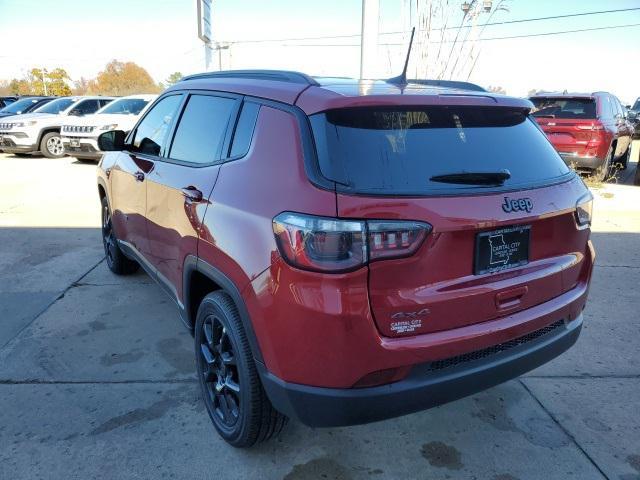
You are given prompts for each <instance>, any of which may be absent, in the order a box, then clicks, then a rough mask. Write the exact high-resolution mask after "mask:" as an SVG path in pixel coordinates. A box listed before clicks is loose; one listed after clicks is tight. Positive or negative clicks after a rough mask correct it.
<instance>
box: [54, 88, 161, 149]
mask: <svg viewBox="0 0 640 480" xmlns="http://www.w3.org/2000/svg"><path fill="white" fill-rule="evenodd" d="M156 97H157V95H130V96H128V97H122V98H119V99H117V100H115V101H113V102H112V103H110V104H109V105H107V106H106V107H104V108H102V109H101V110H98V111H97V112H96V113H95V114H93V115H87V116H85V117H82V118H70V119H69V123H67V124H65V125H63V126H62V145H63V146H64V153H66V154H67V155H71V156H72V157H76V158H78V159H80V160H99V159H100V157H102V152H101V151H100V149H99V148H98V137H99V136H100V135H101V134H103V133H104V132H108V131H110V130H122V131H124V132H128V131H129V130H131V129H132V128H133V127H134V126H135V124H136V122H137V121H138V118H140V115H142V114H143V113H144V112H145V110H146V109H147V107H148V106H149V105H151V103H153V101H154V100H155V99H156Z"/></svg>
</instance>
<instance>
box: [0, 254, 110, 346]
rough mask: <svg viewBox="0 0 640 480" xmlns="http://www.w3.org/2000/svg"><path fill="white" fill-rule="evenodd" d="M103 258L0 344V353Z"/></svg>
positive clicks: (101, 258) (101, 260)
mask: <svg viewBox="0 0 640 480" xmlns="http://www.w3.org/2000/svg"><path fill="white" fill-rule="evenodd" d="M104 259H105V257H100V260H99V261H98V263H96V264H95V265H93V266H92V267H91V268H90V269H89V270H87V271H86V272H84V273H83V274H82V275H80V277H78V279H77V280H75V281H73V282H71V283H70V284H69V285H68V286H67V287H66V288H65V289H64V290H63V291H62V292H60V294H58V295H57V296H56V298H54V299H53V300H52V301H51V302H49V303H48V304H47V305H45V306H44V308H43V309H42V310H40V311H39V312H38V313H37V314H35V315H34V316H33V318H32V319H31V320H29V321H28V322H27V323H25V324H24V325H23V326H22V328H20V330H18V331H17V332H16V334H15V335H14V336H13V337H11V338H10V339H8V340H7V341H6V342H5V343H4V344H2V345H1V346H0V351H2V350H4V348H5V347H6V346H7V345H9V344H10V343H11V342H13V341H14V340H15V339H16V338H17V337H18V336H20V334H21V333H22V332H24V331H25V330H26V329H27V328H28V327H29V326H30V325H31V324H32V323H33V322H35V321H36V320H37V319H38V318H40V316H41V315H42V314H43V313H45V312H46V311H47V310H49V309H50V308H51V307H52V306H53V305H54V304H55V303H57V302H58V300H60V299H62V298H64V296H65V294H66V293H67V292H68V291H69V290H71V289H72V288H73V287H74V286H75V284H76V283H78V282H79V281H80V280H82V279H83V278H84V277H86V276H87V275H89V273H91V272H92V271H93V270H94V269H95V268H96V267H97V266H98V265H100V264H101V263H102V262H104Z"/></svg>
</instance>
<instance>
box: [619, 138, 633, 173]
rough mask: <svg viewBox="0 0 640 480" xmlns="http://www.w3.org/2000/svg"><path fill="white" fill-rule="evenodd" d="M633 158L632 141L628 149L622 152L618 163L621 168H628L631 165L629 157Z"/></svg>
mask: <svg viewBox="0 0 640 480" xmlns="http://www.w3.org/2000/svg"><path fill="white" fill-rule="evenodd" d="M630 158H631V143H629V146H628V147H627V150H626V151H625V152H624V153H623V154H622V156H621V157H620V159H619V160H618V161H617V162H616V165H617V166H618V168H619V169H620V170H626V169H627V165H629V159H630Z"/></svg>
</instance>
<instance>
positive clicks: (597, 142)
mask: <svg viewBox="0 0 640 480" xmlns="http://www.w3.org/2000/svg"><path fill="white" fill-rule="evenodd" d="M530 100H531V101H532V102H533V105H534V107H535V109H534V110H533V117H534V118H535V119H536V121H537V122H538V124H539V125H540V127H541V128H542V130H543V131H544V133H546V135H547V137H549V140H550V141H551V143H553V145H554V147H555V148H556V150H558V152H559V153H560V156H561V157H562V158H563V159H564V161H565V162H566V163H567V164H568V165H571V166H572V167H574V168H576V169H578V170H583V171H587V172H589V173H591V174H593V176H594V177H595V178H596V179H597V180H599V181H603V180H605V179H606V178H607V177H608V176H609V174H610V172H611V168H612V167H613V166H614V165H616V164H617V165H618V167H619V168H621V169H622V170H624V169H626V168H627V164H628V163H629V157H630V155H631V138H632V135H633V126H632V125H631V124H630V123H629V122H628V121H627V118H626V115H625V111H624V107H623V106H622V105H621V103H620V101H619V100H618V99H617V98H616V97H615V96H614V95H611V94H610V93H607V92H595V93H540V94H537V95H535V96H533V97H531V98H530Z"/></svg>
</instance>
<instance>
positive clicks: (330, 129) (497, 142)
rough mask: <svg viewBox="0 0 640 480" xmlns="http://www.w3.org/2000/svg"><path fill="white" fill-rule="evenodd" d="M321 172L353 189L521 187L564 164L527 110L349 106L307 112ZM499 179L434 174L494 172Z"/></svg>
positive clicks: (564, 170)
mask: <svg viewBox="0 0 640 480" xmlns="http://www.w3.org/2000/svg"><path fill="white" fill-rule="evenodd" d="M310 118H311V125H312V129H313V134H314V138H315V142H316V149H317V152H318V160H319V166H320V171H321V172H322V174H323V175H324V176H325V177H326V178H328V179H330V180H333V181H335V182H338V183H339V184H340V185H342V186H343V188H345V189H347V190H351V191H354V192H358V193H372V194H376V193H377V194H395V195H429V194H446V193H447V192H451V193H454V194H455V193H460V192H461V191H462V190H470V191H477V190H481V191H486V190H506V189H510V188H521V187H523V186H531V187H533V186H536V185H538V184H544V183H548V182H549V180H552V179H559V178H560V177H562V176H565V175H569V174H570V170H569V169H568V167H567V166H566V165H565V164H564V162H563V161H562V159H561V158H560V157H559V156H558V154H557V153H556V151H555V150H554V148H553V146H552V145H551V144H550V143H549V141H548V140H547V139H546V137H545V136H544V134H543V133H542V132H541V131H540V129H539V128H538V127H537V125H536V124H535V122H534V121H533V120H532V119H530V118H529V117H528V116H527V114H526V112H524V111H522V110H514V109H508V108H482V107H421V108H420V109H416V108H415V107H411V108H409V109H397V108H393V109H383V108H349V109H341V110H333V111H328V112H325V113H320V114H317V115H313V116H311V117H310ZM502 170H508V171H509V173H510V178H509V179H507V180H505V181H504V183H502V184H501V185H496V184H495V182H494V184H493V185H486V184H485V185H478V184H476V185H473V184H469V183H468V182H467V183H466V184H462V183H451V182H446V183H444V182H442V181H436V179H434V178H433V177H437V176H442V175H456V174H460V173H462V174H465V173H476V172H480V173H484V172H501V171H502Z"/></svg>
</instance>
